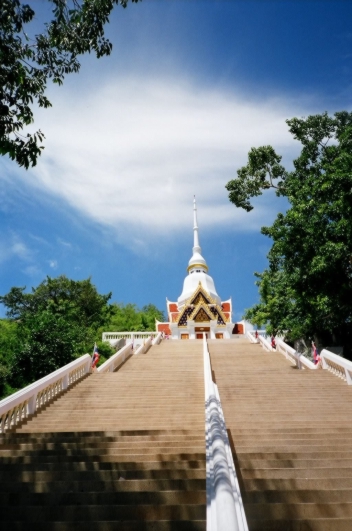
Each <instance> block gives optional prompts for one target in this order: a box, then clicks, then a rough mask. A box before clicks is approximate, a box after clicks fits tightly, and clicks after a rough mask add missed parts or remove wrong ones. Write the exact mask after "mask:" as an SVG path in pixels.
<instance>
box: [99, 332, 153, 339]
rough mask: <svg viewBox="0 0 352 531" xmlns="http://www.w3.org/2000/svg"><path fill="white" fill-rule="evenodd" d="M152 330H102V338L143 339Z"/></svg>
mask: <svg viewBox="0 0 352 531" xmlns="http://www.w3.org/2000/svg"><path fill="white" fill-rule="evenodd" d="M151 333H152V332H103V335H102V340H103V341H110V340H112V339H120V338H124V339H130V340H133V339H144V338H145V337H149V336H150V334H151Z"/></svg>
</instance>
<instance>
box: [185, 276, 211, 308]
mask: <svg viewBox="0 0 352 531" xmlns="http://www.w3.org/2000/svg"><path fill="white" fill-rule="evenodd" d="M200 302H203V303H205V304H215V301H214V299H213V298H212V297H211V296H210V295H209V293H207V292H206V291H205V289H204V288H203V286H202V284H201V282H199V284H198V288H197V289H196V291H195V292H194V293H193V295H192V297H190V298H189V299H188V301H187V302H186V304H188V305H190V304H193V305H194V306H197V305H198V304H199V303H200Z"/></svg>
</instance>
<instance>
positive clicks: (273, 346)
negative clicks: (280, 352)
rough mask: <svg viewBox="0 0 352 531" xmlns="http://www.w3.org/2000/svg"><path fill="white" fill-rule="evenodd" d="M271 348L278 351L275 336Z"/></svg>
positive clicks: (272, 338) (272, 337)
mask: <svg viewBox="0 0 352 531" xmlns="http://www.w3.org/2000/svg"><path fill="white" fill-rule="evenodd" d="M271 348H272V349H274V350H276V341H275V336H274V335H272V336H271Z"/></svg>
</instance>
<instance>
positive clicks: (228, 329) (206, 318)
mask: <svg viewBox="0 0 352 531" xmlns="http://www.w3.org/2000/svg"><path fill="white" fill-rule="evenodd" d="M193 237H194V244H193V254H192V257H191V259H190V261H189V262H188V268H187V271H188V275H187V276H186V278H185V280H184V282H183V290H182V293H181V295H180V296H179V297H178V299H177V302H171V301H169V300H168V299H166V305H167V314H168V322H166V323H160V322H159V321H157V322H156V330H157V332H164V333H165V334H166V335H167V336H170V337H171V338H172V339H201V338H202V337H203V333H206V335H207V337H209V339H230V338H231V337H232V336H233V334H243V333H244V323H237V324H234V323H233V322H232V301H231V298H230V299H228V300H226V301H221V299H220V297H219V295H218V294H217V291H216V288H215V284H214V280H213V279H212V277H211V276H210V275H208V266H207V263H206V260H205V258H203V256H202V249H201V247H200V244H199V234H198V221H197V206H196V200H195V198H194V201H193Z"/></svg>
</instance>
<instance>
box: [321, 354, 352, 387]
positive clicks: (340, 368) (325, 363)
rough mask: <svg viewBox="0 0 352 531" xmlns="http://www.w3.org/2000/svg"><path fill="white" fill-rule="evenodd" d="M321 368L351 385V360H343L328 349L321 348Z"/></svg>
mask: <svg viewBox="0 0 352 531" xmlns="http://www.w3.org/2000/svg"><path fill="white" fill-rule="evenodd" d="M320 358H321V361H322V367H323V369H327V370H328V371H330V372H332V373H333V374H335V375H336V376H338V377H339V378H342V379H343V380H345V381H346V382H347V384H348V385H352V376H351V375H352V362H351V361H349V360H345V359H344V358H341V356H338V355H337V354H334V353H333V352H330V351H329V350H326V349H324V350H322V351H321V353H320Z"/></svg>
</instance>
